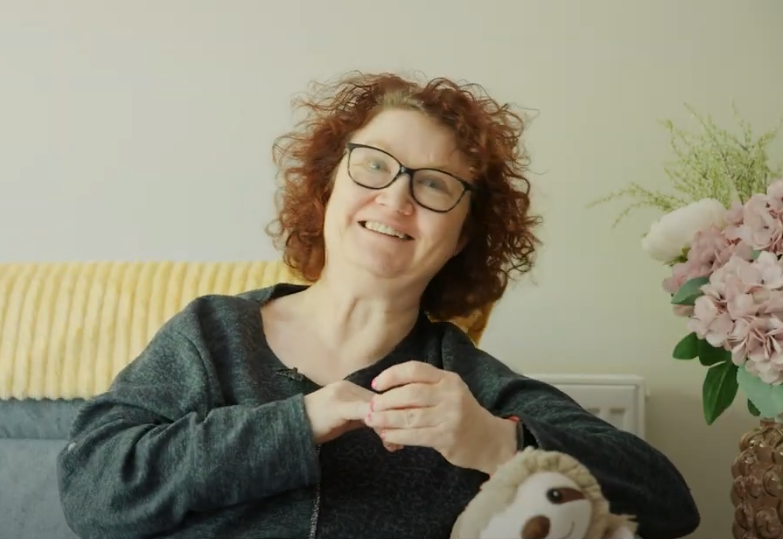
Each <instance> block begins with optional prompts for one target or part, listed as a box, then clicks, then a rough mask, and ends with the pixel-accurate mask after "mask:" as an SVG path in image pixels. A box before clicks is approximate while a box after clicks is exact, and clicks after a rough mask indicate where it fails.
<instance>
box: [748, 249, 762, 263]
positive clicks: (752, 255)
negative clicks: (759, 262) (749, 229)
mask: <svg viewBox="0 0 783 539" xmlns="http://www.w3.org/2000/svg"><path fill="white" fill-rule="evenodd" d="M760 254H761V251H757V250H756V249H753V250H752V251H751V252H750V256H751V257H753V260H756V259H757V258H758V257H759V255H760Z"/></svg>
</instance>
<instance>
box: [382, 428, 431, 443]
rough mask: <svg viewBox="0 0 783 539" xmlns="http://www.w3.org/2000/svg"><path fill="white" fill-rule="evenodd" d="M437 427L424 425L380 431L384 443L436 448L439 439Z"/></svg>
mask: <svg viewBox="0 0 783 539" xmlns="http://www.w3.org/2000/svg"><path fill="white" fill-rule="evenodd" d="M439 438H440V436H439V429H438V428H437V427H424V428H420V429H388V430H383V431H382V432H381V439H382V440H383V443H384V444H397V445H401V446H403V447H411V446H417V447H432V448H436V447H437V444H438V440H439Z"/></svg>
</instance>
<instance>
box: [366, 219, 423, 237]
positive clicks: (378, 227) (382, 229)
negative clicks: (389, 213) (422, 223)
mask: <svg viewBox="0 0 783 539" xmlns="http://www.w3.org/2000/svg"><path fill="white" fill-rule="evenodd" d="M359 225H361V227H362V228H365V229H367V230H369V231H371V232H375V233H377V234H382V235H384V236H388V237H390V238H397V239H399V240H403V241H409V240H412V239H413V238H411V237H410V236H409V235H408V234H405V233H404V232H401V231H399V230H397V229H395V228H392V227H390V226H389V225H385V224H383V223H379V222H377V221H359Z"/></svg>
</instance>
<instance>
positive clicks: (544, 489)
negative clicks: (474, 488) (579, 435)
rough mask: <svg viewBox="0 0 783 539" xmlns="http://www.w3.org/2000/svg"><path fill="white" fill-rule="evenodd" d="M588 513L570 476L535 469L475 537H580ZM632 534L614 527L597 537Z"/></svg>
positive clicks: (615, 538)
mask: <svg viewBox="0 0 783 539" xmlns="http://www.w3.org/2000/svg"><path fill="white" fill-rule="evenodd" d="M592 512H593V507H592V504H591V503H590V501H589V500H588V499H587V498H586V497H585V495H584V493H583V492H582V491H581V490H580V489H579V487H578V486H577V485H576V483H574V482H573V481H572V480H571V479H569V478H568V477H566V476H564V475H562V474H559V473H556V472H538V473H535V474H533V475H532V476H530V477H529V478H528V479H527V480H526V481H525V482H524V483H522V484H521V485H520V486H519V488H518V489H517V494H516V496H515V497H514V500H513V501H512V502H511V504H510V505H509V506H508V507H506V508H505V509H504V510H503V511H501V512H499V513H497V514H496V515H494V516H493V517H492V518H491V519H490V521H489V522H488V523H487V525H486V526H485V527H484V529H483V530H482V531H481V534H480V535H479V539H511V538H519V539H583V538H584V537H585V534H586V533H587V530H588V528H589V527H590V520H591V518H592ZM633 537H634V535H633V533H632V532H631V531H630V530H629V529H627V528H618V529H616V530H615V531H614V532H613V533H612V534H611V535H610V536H609V537H606V538H600V539H633ZM596 539H598V538H596Z"/></svg>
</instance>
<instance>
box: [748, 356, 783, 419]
mask: <svg viewBox="0 0 783 539" xmlns="http://www.w3.org/2000/svg"><path fill="white" fill-rule="evenodd" d="M737 384H738V385H739V387H740V389H741V390H742V392H743V393H744V394H745V396H746V397H747V398H748V400H749V401H751V402H752V403H753V406H755V407H756V409H757V410H758V411H759V412H760V413H761V416H762V417H776V416H777V415H779V414H781V413H783V385H775V386H773V385H771V384H768V383H766V382H763V381H762V380H761V379H760V378H759V377H758V376H756V375H755V374H752V373H750V372H748V371H747V369H745V368H744V367H742V368H740V369H738V370H737Z"/></svg>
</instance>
